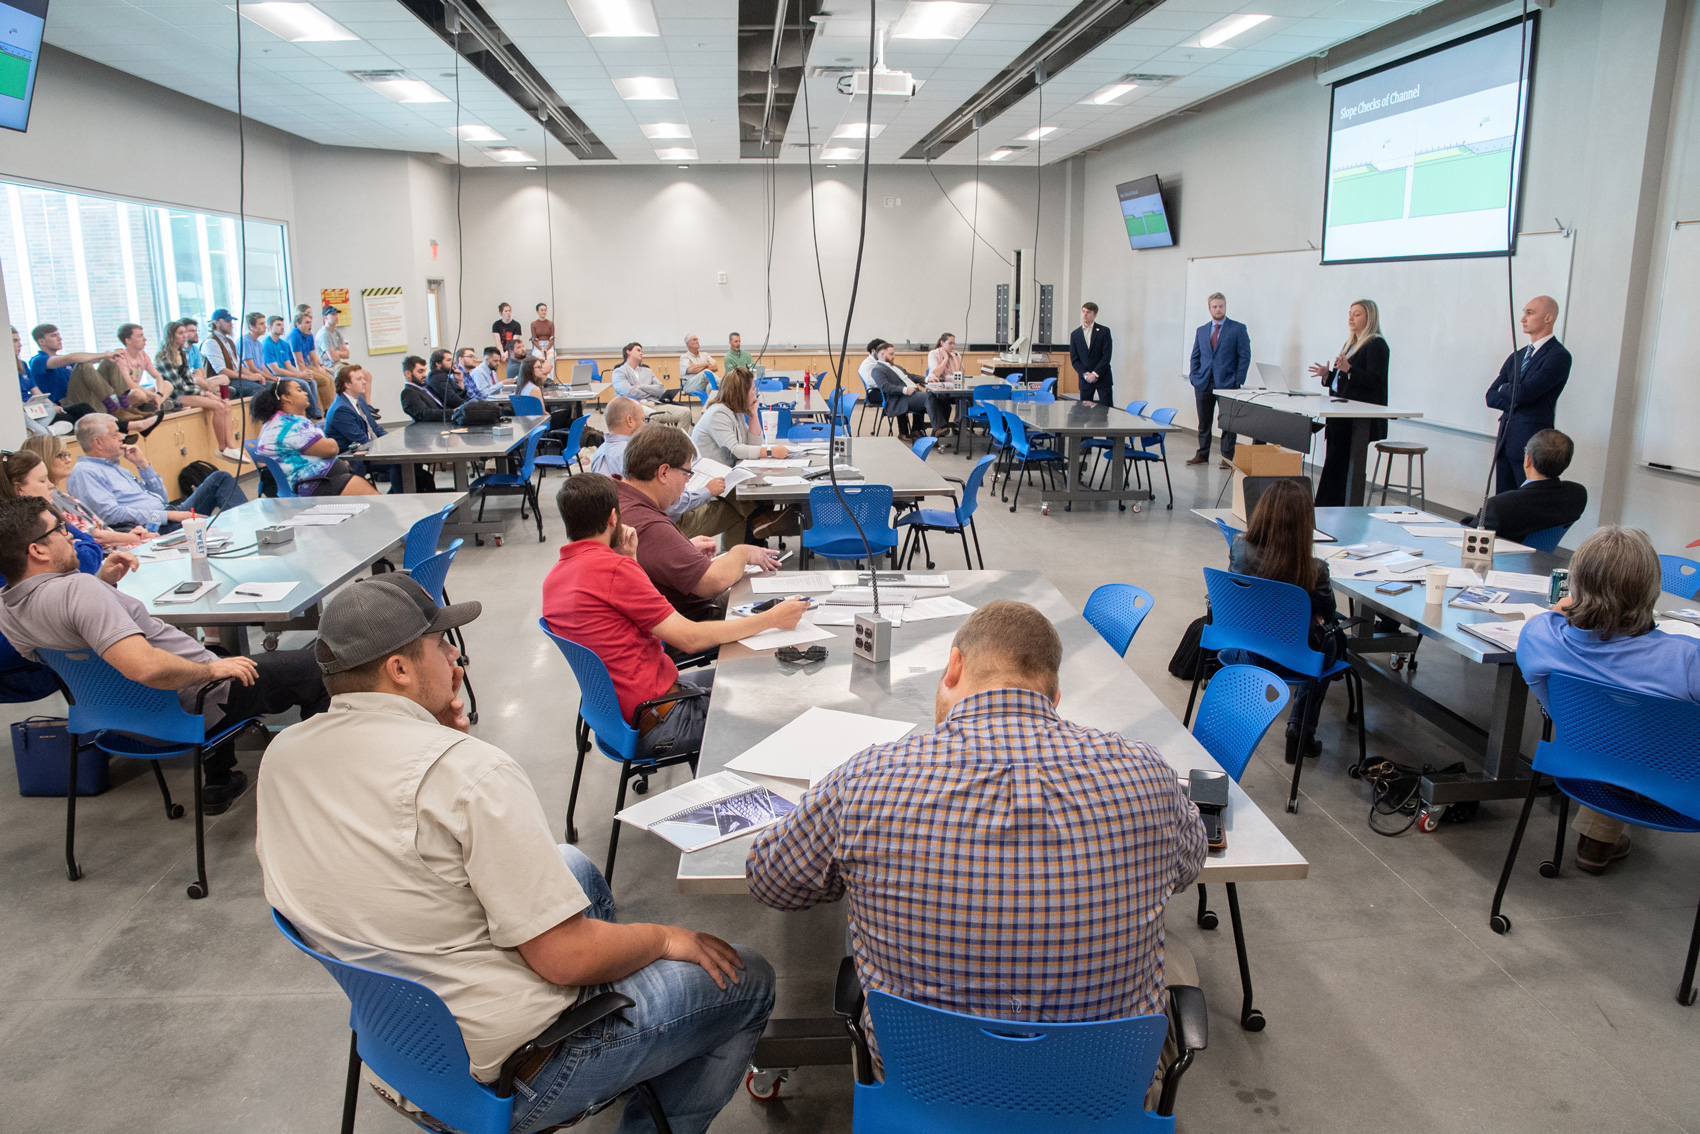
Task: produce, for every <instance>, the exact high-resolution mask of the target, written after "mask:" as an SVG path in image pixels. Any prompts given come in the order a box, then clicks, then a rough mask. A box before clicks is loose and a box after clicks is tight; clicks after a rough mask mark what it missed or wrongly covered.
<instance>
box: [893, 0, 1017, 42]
mask: <svg viewBox="0 0 1700 1134" xmlns="http://www.w3.org/2000/svg"><path fill="white" fill-rule="evenodd" d="M990 7H991V5H990V4H963V3H960V2H958V0H910V3H909V7H907V8H905V9H904V10H903V15H902V16H901V17H899V18H898V21H897V24H896V26H895V27H893V28H892V29H891V38H892V39H961V38H962V37H963V36H965V35H967V34H968V29H970V28H972V27H973V26H974V25H975V24H977V23H979V22H980V17H981V16H983V15H985V14H986V9H987V8H990ZM865 23H866V21H864V26H865Z"/></svg>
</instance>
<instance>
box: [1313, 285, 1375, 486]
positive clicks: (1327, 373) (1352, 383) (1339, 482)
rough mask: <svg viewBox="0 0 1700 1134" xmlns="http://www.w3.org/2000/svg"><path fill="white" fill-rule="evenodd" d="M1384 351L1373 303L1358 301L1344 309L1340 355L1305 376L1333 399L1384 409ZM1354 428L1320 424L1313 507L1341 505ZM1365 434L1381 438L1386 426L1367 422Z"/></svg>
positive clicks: (1344, 423)
mask: <svg viewBox="0 0 1700 1134" xmlns="http://www.w3.org/2000/svg"><path fill="white" fill-rule="evenodd" d="M1390 353H1391V352H1390V351H1389V349H1388V346H1387V340H1386V339H1384V338H1382V337H1381V310H1380V309H1379V308H1378V307H1376V305H1375V300H1373V299H1360V300H1357V301H1356V302H1354V303H1353V304H1352V305H1351V307H1349V308H1347V310H1346V341H1345V343H1344V344H1343V345H1342V346H1341V347H1340V353H1339V354H1337V355H1335V356H1334V361H1333V362H1330V363H1327V364H1326V365H1325V364H1323V363H1320V362H1318V363H1315V364H1313V365H1312V366H1311V368H1310V372H1311V374H1312V375H1313V376H1314V377H1316V378H1318V379H1320V380H1321V382H1322V384H1323V385H1324V386H1326V387H1328V392H1329V393H1331V394H1332V395H1334V397H1336V398H1344V399H1345V400H1347V401H1351V402H1368V403H1370V404H1371V405H1378V406H1384V405H1386V404H1387V363H1388V358H1389V355H1390ZM1355 425H1356V423H1355V422H1353V421H1352V420H1351V419H1349V418H1330V419H1329V420H1328V422H1327V424H1326V425H1324V426H1323V436H1324V438H1325V439H1326V440H1327V442H1328V448H1327V456H1326V457H1324V458H1323V462H1322V477H1321V480H1320V482H1319V483H1318V484H1317V486H1316V506H1317V507H1318V508H1340V507H1344V506H1345V503H1346V489H1347V485H1348V482H1349V479H1350V475H1351V465H1352V430H1353V428H1354V427H1355ZM1369 436H1370V440H1371V441H1379V440H1381V439H1382V438H1383V437H1386V436H1387V422H1385V421H1373V422H1371V423H1370V434H1369Z"/></svg>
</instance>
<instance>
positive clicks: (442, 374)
mask: <svg viewBox="0 0 1700 1134" xmlns="http://www.w3.org/2000/svg"><path fill="white" fill-rule="evenodd" d="M425 388H426V389H427V390H430V391H431V393H432V394H433V395H434V396H435V397H436V399H437V400H438V401H439V402H441V403H443V405H444V406H445V407H446V408H448V409H450V410H456V409H459V408H460V407H461V405H463V404H464V403H465V402H467V401H470V400H471V399H469V398H468V397H467V396H466V391H465V390H462V389H461V388H460V387H459V386H457V385H456V384H455V377H454V373H453V372H452V371H448V370H433V371H431V373H430V375H429V376H428V377H427V378H426V379H425Z"/></svg>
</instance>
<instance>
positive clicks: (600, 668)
mask: <svg viewBox="0 0 1700 1134" xmlns="http://www.w3.org/2000/svg"><path fill="white" fill-rule="evenodd" d="M537 625H538V626H540V627H541V628H542V630H543V633H544V634H546V635H548V637H549V640H550V641H551V642H554V643H555V645H556V646H557V647H559V649H560V651H561V653H562V654H564V655H565V656H566V659H567V664H568V665H569V666H571V667H572V670H573V678H574V680H576V681H577V682H578V696H579V702H578V722H577V723H576V724H575V725H574V726H573V736H574V739H575V740H577V742H578V762H577V763H576V764H574V765H573V786H572V790H571V791H570V792H568V794H567V830H566V835H567V842H569V843H576V842H578V826H577V825H576V824H575V823H574V822H573V813H574V812H575V811H576V810H577V809H578V785H579V780H580V779H581V778H582V777H583V775H584V757H585V754H586V753H588V752H589V751H590V738H591V735H592V734H593V733H594V734H595V736H596V747H598V748H600V749H601V750H602V754H603V755H604V756H606V757H608V759H610V760H613V761H615V762H616V763H618V764H619V765H620V791H619V794H618V795H617V796H615V799H614V814H615V815H619V813H620V812H621V811H623V810H625V807H626V785H627V784H628V783H629V782H630V781H631V780H632V779H634V778H635V779H636V780H637V783H636V784H635V785H633V789H632V790H634V791H635V792H636V793H637V794H638V795H643V794H645V793H646V792H648V791H649V777H650V776H652V775H654V774H655V773H656V772H659V771H660V770H661V769H662V768H671V767H673V766H674V765H675V764H689V765H690V766H691V775H693V776H694V775H696V770H697V755H698V753H699V748H700V745H699V746H695V747H689V748H688V749H685V750H681V751H673V750H669V751H656V752H653V753H651V754H650V755H648V756H642V755H640V754H639V748H638V731H637V727H636V725H635V724H634V722H635V721H636V720H637V719H638V718H639V717H641V716H642V715H643V714H644V712H646V711H647V710H649V709H652V708H654V707H655V706H656V705H665V704H667V703H669V702H672V701H684V700H688V699H690V698H692V697H706V696H708V694H709V690H707V689H702V688H698V687H696V686H692V685H686V686H683V687H682V688H680V689H679V690H677V691H676V692H672V693H667V694H664V695H663V696H660V697H652V698H650V699H649V700H647V701H645V702H643V703H642V704H640V705H638V707H637V708H636V709H635V710H634V711H633V713H632V720H630V721H628V720H626V718H625V715H624V714H623V713H621V712H620V697H619V695H618V694H617V693H615V692H614V679H613V678H611V677H609V676H608V667H607V666H605V665H603V664H602V659H601V658H599V657H597V656H596V653H595V652H594V651H593V650H591V649H590V648H589V647H587V646H581V645H579V644H578V643H577V642H574V641H572V640H570V639H567V638H563V637H561V636H560V635H559V634H556V633H555V632H554V631H553V630H551V629H549V623H548V620H546V619H542V618H539V619H538V620H537ZM619 849H620V821H619V819H615V820H614V825H613V828H612V829H611V830H610V831H609V832H608V861H607V862H605V863H604V864H603V866H602V876H603V877H604V878H606V879H608V881H609V882H610V883H612V882H613V881H614V856H615V854H616V853H617V852H618V851H619Z"/></svg>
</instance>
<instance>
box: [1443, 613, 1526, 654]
mask: <svg viewBox="0 0 1700 1134" xmlns="http://www.w3.org/2000/svg"><path fill="white" fill-rule="evenodd" d="M1526 625H1528V624H1527V623H1526V622H1524V621H1523V620H1522V619H1518V620H1517V621H1515V622H1464V623H1460V624H1459V627H1458V628H1459V629H1460V630H1467V631H1469V632H1470V633H1471V634H1474V635H1475V636H1476V637H1478V638H1481V639H1483V640H1484V641H1487V642H1491V643H1492V644H1493V645H1495V646H1498V647H1499V648H1500V649H1502V650H1507V651H1512V652H1515V651H1516V649H1517V640H1518V638H1520V637H1521V636H1522V634H1523V627H1524V626H1526Z"/></svg>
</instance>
